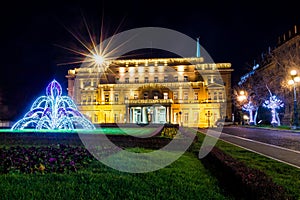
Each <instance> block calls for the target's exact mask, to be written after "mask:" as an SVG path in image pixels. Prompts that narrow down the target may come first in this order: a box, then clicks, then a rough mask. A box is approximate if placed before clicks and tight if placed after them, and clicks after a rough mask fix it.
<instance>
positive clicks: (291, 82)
mask: <svg viewBox="0 0 300 200" xmlns="http://www.w3.org/2000/svg"><path fill="white" fill-rule="evenodd" d="M290 74H291V78H292V79H291V80H289V81H288V84H289V85H293V89H294V120H293V125H292V129H297V127H298V126H299V119H298V109H297V95H296V83H298V82H300V77H299V76H297V75H298V72H297V71H296V70H291V71H290Z"/></svg>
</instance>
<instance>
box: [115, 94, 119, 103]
mask: <svg viewBox="0 0 300 200" xmlns="http://www.w3.org/2000/svg"><path fill="white" fill-rule="evenodd" d="M118 101H119V94H115V102H118Z"/></svg>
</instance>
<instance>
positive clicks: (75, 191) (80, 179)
mask: <svg viewBox="0 0 300 200" xmlns="http://www.w3.org/2000/svg"><path fill="white" fill-rule="evenodd" d="M139 152H145V150H143V149H139ZM217 185H218V184H217V180H216V179H215V178H214V177H212V176H211V175H210V172H209V171H208V170H207V169H205V168H204V167H203V165H202V164H201V162H200V161H199V159H198V158H197V156H196V155H195V154H193V153H190V152H187V153H185V154H184V155H183V156H181V157H180V158H179V159H178V160H177V161H175V162H174V163H172V164H171V165H169V166H167V167H165V168H162V169H160V170H158V171H154V172H149V173H137V174H133V173H125V172H120V171H117V170H114V169H111V168H109V167H106V166H105V165H103V164H102V163H101V162H99V161H97V160H95V161H93V162H92V164H91V165H89V167H88V168H85V169H83V170H80V171H78V172H76V173H75V172H72V173H69V174H54V173H51V174H44V175H42V174H3V175H1V176H0V191H1V199H9V200H11V199H56V200H57V199H231V198H229V197H226V196H225V195H224V194H223V193H222V190H221V189H220V188H219V187H218V186H217Z"/></svg>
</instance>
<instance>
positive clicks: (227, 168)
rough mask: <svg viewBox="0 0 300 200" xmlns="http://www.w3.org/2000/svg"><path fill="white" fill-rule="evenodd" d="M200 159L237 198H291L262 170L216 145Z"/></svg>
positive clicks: (286, 199) (258, 199)
mask: <svg viewBox="0 0 300 200" xmlns="http://www.w3.org/2000/svg"><path fill="white" fill-rule="evenodd" d="M201 161H202V162H203V163H204V165H205V166H206V167H207V168H208V169H210V170H211V172H212V173H213V174H214V175H215V176H216V177H217V178H218V179H219V182H220V185H221V186H222V187H224V188H225V190H226V191H228V192H229V193H230V194H231V195H233V196H235V198H237V199H246V200H248V199H249V200H250V199H251V200H252V199H256V200H263V199H264V200H265V199H276V200H281V199H282V200H283V199H285V200H288V199H293V198H292V197H290V196H288V195H287V193H286V191H285V189H284V188H283V187H282V186H279V185H277V184H276V183H274V182H273V181H272V179H271V178H270V177H268V176H267V175H266V174H265V173H264V172H262V171H260V170H258V169H252V168H249V167H247V166H246V165H245V164H244V163H242V162H240V161H237V160H236V159H234V158H233V157H231V156H229V155H227V154H226V153H224V152H223V151H222V150H220V149H218V148H217V147H214V148H213V150H212V151H211V152H210V153H209V154H208V155H207V156H206V157H205V158H203V159H202V160H201Z"/></svg>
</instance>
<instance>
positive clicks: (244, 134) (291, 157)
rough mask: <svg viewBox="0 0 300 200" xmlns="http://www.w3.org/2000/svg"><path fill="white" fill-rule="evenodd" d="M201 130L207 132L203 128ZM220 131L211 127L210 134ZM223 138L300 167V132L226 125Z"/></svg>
mask: <svg viewBox="0 0 300 200" xmlns="http://www.w3.org/2000/svg"><path fill="white" fill-rule="evenodd" d="M200 131H201V132H205V133H206V132H207V130H205V129H202V130H200ZM218 134H219V133H217V132H214V131H213V130H211V129H210V131H209V135H211V136H218ZM219 139H221V140H224V141H226V142H229V143H232V144H235V145H237V146H240V147H243V148H245V149H248V150H250V151H253V152H256V153H259V154H262V155H264V156H267V157H270V158H273V159H275V160H278V161H281V162H284V163H287V164H289V165H292V166H294V167H297V168H300V133H297V132H292V131H279V130H267V129H259V128H245V127H224V128H223V130H222V134H221V136H220V138H219Z"/></svg>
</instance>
